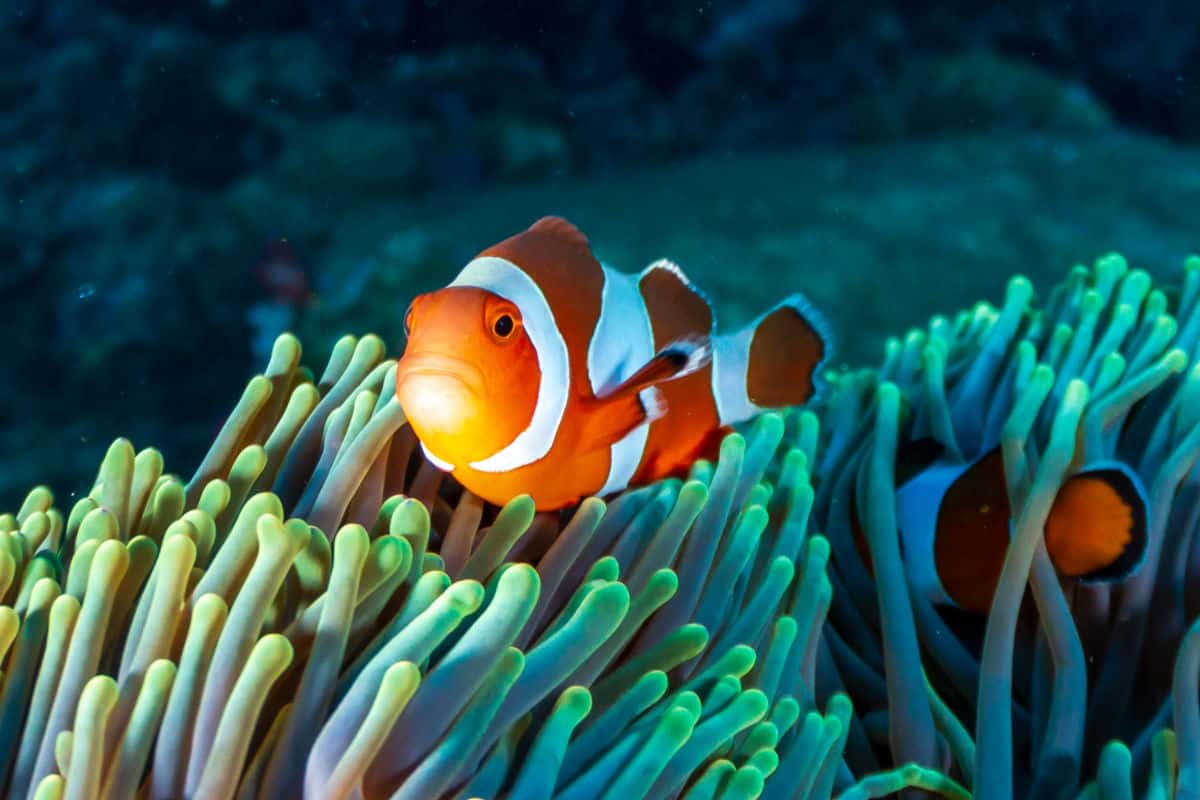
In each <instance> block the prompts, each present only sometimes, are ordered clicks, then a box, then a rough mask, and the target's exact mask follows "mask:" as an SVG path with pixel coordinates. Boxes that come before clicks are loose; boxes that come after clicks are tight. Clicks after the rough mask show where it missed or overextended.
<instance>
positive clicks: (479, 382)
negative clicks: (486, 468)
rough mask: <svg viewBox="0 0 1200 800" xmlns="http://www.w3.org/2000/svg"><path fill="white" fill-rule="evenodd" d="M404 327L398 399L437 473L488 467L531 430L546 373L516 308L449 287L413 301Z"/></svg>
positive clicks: (489, 295)
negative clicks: (491, 459)
mask: <svg viewBox="0 0 1200 800" xmlns="http://www.w3.org/2000/svg"><path fill="white" fill-rule="evenodd" d="M404 328H405V332H406V333H407V335H408V345H407V347H406V348H405V351H404V356H403V357H402V358H401V359H400V362H399V364H398V366H397V373H396V397H397V399H399V401H400V405H401V407H402V408H403V409H404V413H405V415H406V416H407V417H408V421H409V424H411V425H412V428H413V431H414V432H415V433H416V434H417V438H418V439H420V441H421V444H422V446H423V447H424V449H425V452H426V454H427V455H428V456H430V460H432V461H434V463H435V464H437V466H439V467H441V468H442V469H446V470H450V469H453V468H456V467H463V466H466V465H468V464H473V463H477V462H480V461H483V460H485V459H487V458H488V457H489V456H491V455H493V454H494V453H497V452H498V451H501V450H503V448H504V447H505V446H506V445H508V444H509V443H510V442H512V441H513V440H514V439H515V438H516V437H517V436H518V435H519V434H520V433H521V432H522V431H523V430H525V429H526V428H527V427H528V426H529V424H530V420H531V419H532V417H533V415H534V410H535V406H536V405H537V398H538V390H539V382H540V378H541V372H540V369H539V364H538V358H537V352H536V350H535V347H534V343H533V341H532V340H531V338H530V335H529V330H528V329H527V325H526V321H525V320H524V318H523V316H522V314H521V309H520V308H519V307H518V306H517V304H516V303H514V302H512V301H510V300H508V299H506V298H504V297H501V296H500V295H498V294H496V293H494V292H491V291H488V290H486V289H482V288H479V287H475V286H467V285H458V286H456V285H451V286H449V287H447V288H445V289H440V290H438V291H436V292H431V293H429V294H423V295H420V296H418V297H417V298H416V299H415V300H413V303H412V305H411V306H410V307H409V309H408V312H407V314H406V316H405V319H404Z"/></svg>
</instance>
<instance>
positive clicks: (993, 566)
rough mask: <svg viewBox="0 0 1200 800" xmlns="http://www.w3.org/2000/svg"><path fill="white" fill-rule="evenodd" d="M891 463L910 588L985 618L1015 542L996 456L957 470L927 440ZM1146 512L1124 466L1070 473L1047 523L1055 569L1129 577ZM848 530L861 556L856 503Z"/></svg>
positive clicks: (1088, 578)
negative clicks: (910, 583) (893, 468)
mask: <svg viewBox="0 0 1200 800" xmlns="http://www.w3.org/2000/svg"><path fill="white" fill-rule="evenodd" d="M897 461H898V463H897V470H896V485H897V490H896V527H897V529H898V531H899V535H900V543H901V550H902V553H903V559H904V564H905V571H906V573H907V574H908V576H909V579H910V581H911V582H912V584H913V586H914V588H915V589H916V590H917V591H919V592H921V593H923V594H924V595H925V596H926V597H927V598H928V599H929V600H931V601H932V602H933V603H935V604H940V605H946V606H953V607H958V608H961V609H966V610H969V611H974V612H977V613H981V614H986V613H987V612H988V611H989V610H990V609H991V605H992V598H993V596H994V595H995V593H996V585H997V583H998V582H999V579H1000V571H1001V569H1002V568H1003V566H1004V558H1005V555H1006V554H1007V552H1008V545H1009V542H1010V541H1011V538H1012V509H1011V508H1010V505H1009V500H1008V488H1007V482H1006V478H1005V472H1004V457H1003V455H1002V453H1001V450H1000V448H999V447H995V448H993V449H992V450H990V451H988V452H987V453H985V454H984V455H983V456H981V457H979V458H977V459H975V460H974V461H970V462H967V463H962V462H957V463H956V462H952V461H948V460H946V459H943V458H941V447H940V446H939V445H938V444H937V443H936V442H934V441H933V440H931V439H918V440H916V441H914V442H912V443H910V444H909V445H908V446H906V447H905V448H902V450H901V452H900V453H899V454H898V458H897ZM1148 507H1149V503H1148V500H1147V497H1146V490H1145V487H1144V486H1143V484H1142V481H1141V479H1140V478H1139V477H1138V476H1137V474H1136V473H1135V472H1134V471H1133V470H1131V469H1130V468H1129V467H1128V466H1127V465H1125V464H1123V463H1120V462H1116V461H1108V462H1103V463H1099V464H1094V465H1090V466H1088V467H1087V468H1084V469H1081V470H1079V471H1077V472H1074V473H1073V474H1071V475H1070V476H1069V477H1068V478H1067V479H1066V480H1065V481H1064V482H1063V485H1062V486H1061V487H1060V488H1059V490H1058V494H1057V495H1056V496H1055V499H1054V503H1053V505H1052V506H1051V508H1050V514H1049V516H1048V517H1047V519H1046V525H1045V534H1044V535H1045V543H1046V551H1047V554H1048V555H1049V556H1050V561H1051V563H1052V564H1053V565H1054V568H1055V569H1056V570H1057V571H1058V573H1059V574H1060V575H1062V576H1065V577H1067V578H1071V579H1075V580H1078V581H1080V582H1083V583H1112V582H1117V581H1121V580H1124V579H1125V578H1127V577H1129V576H1130V575H1132V574H1133V573H1134V572H1135V571H1136V570H1137V569H1138V567H1140V566H1141V564H1142V562H1143V561H1144V559H1145V555H1146V543H1147V539H1146V530H1147V529H1146V525H1147V517H1148V512H1147V509H1148ZM851 526H852V528H853V531H854V534H855V538H856V540H857V542H856V544H857V545H858V548H859V553H860V554H861V555H863V556H867V547H866V540H865V537H864V535H863V530H862V527H861V522H860V520H859V519H858V514H857V502H856V503H855V504H854V505H853V506H852V507H851ZM867 561H868V563H869V557H868V558H867Z"/></svg>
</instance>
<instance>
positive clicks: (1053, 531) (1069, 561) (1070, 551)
mask: <svg viewBox="0 0 1200 800" xmlns="http://www.w3.org/2000/svg"><path fill="white" fill-rule="evenodd" d="M1148 506H1149V503H1148V502H1147V499H1146V491H1145V488H1144V487H1143V486H1142V482H1141V480H1140V479H1139V478H1138V476H1137V475H1136V474H1135V473H1134V472H1133V470H1131V469H1130V468H1129V467H1128V466H1126V465H1124V464H1120V463H1116V462H1112V463H1105V464H1102V465H1099V466H1095V467H1091V468H1089V469H1086V470H1084V471H1082V472H1078V473H1076V474H1075V475H1072V476H1071V477H1070V478H1068V479H1067V481H1066V482H1065V483H1064V484H1063V485H1062V487H1061V488H1060V489H1059V491H1058V496H1057V497H1056V498H1055V500H1054V505H1053V507H1051V509H1050V516H1049V517H1048V518H1047V520H1046V549H1047V551H1048V552H1049V554H1050V560H1051V561H1052V562H1053V563H1054V567H1055V569H1057V570H1058V571H1059V572H1060V573H1062V574H1063V575H1067V576H1070V577H1074V578H1078V579H1080V580H1082V581H1085V582H1088V583H1100V582H1112V581H1119V580H1123V579H1125V578H1127V577H1129V576H1130V575H1132V574H1133V573H1134V572H1136V571H1137V569H1138V568H1139V567H1140V566H1141V564H1142V561H1143V560H1145V556H1146V530H1147V528H1146V526H1147V516H1148V514H1147V508H1148Z"/></svg>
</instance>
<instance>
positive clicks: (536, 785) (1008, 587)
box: [0, 257, 1200, 799]
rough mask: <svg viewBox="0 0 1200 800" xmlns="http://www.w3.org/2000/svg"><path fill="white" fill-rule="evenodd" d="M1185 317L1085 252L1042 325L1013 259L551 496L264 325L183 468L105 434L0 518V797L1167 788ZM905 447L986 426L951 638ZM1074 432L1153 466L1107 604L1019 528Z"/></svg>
mask: <svg viewBox="0 0 1200 800" xmlns="http://www.w3.org/2000/svg"><path fill="white" fill-rule="evenodd" d="M1198 303H1200V260H1193V261H1190V262H1189V264H1188V269H1187V270H1186V274H1185V279H1184V282H1183V285H1182V289H1181V291H1180V292H1179V293H1178V295H1177V296H1175V295H1172V296H1170V298H1169V296H1168V294H1167V293H1165V292H1163V291H1161V290H1158V289H1154V288H1153V287H1152V285H1151V281H1150V279H1149V277H1148V276H1147V275H1146V274H1145V273H1143V272H1141V271H1137V270H1134V271H1130V270H1129V269H1128V268H1127V267H1126V265H1125V263H1124V261H1122V260H1121V259H1119V258H1118V257H1107V258H1104V259H1101V260H1100V261H1099V262H1097V264H1096V266H1095V268H1094V269H1093V270H1087V269H1083V268H1077V269H1075V270H1074V271H1072V273H1071V274H1070V275H1069V277H1068V279H1067V281H1066V282H1065V283H1064V284H1063V285H1062V286H1060V287H1059V288H1058V289H1057V290H1056V291H1055V293H1054V294H1053V295H1052V296H1051V297H1050V299H1049V302H1048V304H1047V306H1046V308H1045V309H1044V310H1037V309H1035V308H1034V307H1033V306H1032V288H1031V285H1030V284H1029V283H1028V281H1026V280H1024V279H1022V278H1017V279H1014V280H1013V281H1012V282H1011V283H1010V285H1009V289H1008V294H1007V297H1006V300H1005V303H1004V304H1003V307H1001V308H998V309H997V308H993V307H991V306H989V305H987V304H984V303H981V304H979V305H978V306H977V307H975V308H974V309H971V310H970V311H965V312H963V313H961V314H960V315H958V316H957V317H956V318H954V319H953V320H950V319H946V318H935V319H933V320H932V321H931V323H930V325H929V327H928V328H927V329H926V330H922V331H913V332H911V333H909V334H908V336H906V337H905V338H904V340H903V341H900V340H894V341H891V342H889V345H888V349H887V354H886V358H885V361H884V363H883V365H882V367H880V368H879V369H878V370H860V371H850V370H843V371H841V372H839V373H837V374H835V375H832V376H831V377H830V383H831V387H830V389H829V391H828V393H827V395H826V396H825V398H824V399H823V400H822V401H821V402H820V403H818V404H817V405H816V406H815V407H814V408H812V409H809V410H804V411H796V412H791V413H788V414H786V415H777V414H769V415H765V416H763V417H761V418H759V419H758V420H757V421H756V422H754V423H753V424H752V425H751V426H749V427H748V428H747V429H746V430H745V431H742V432H740V433H734V434H731V435H729V436H728V437H726V439H725V440H724V442H723V443H722V446H721V451H720V457H719V458H718V459H717V460H716V461H715V462H714V463H708V462H704V461H701V462H697V463H696V464H695V465H694V466H693V468H692V470H691V472H690V474H689V475H688V476H687V477H686V480H670V481H665V482H662V483H659V484H656V485H652V486H648V487H643V488H640V489H637V490H634V491H630V492H626V493H624V494H622V495H620V496H619V497H617V498H615V499H613V500H612V501H611V503H609V504H608V505H607V506H606V504H605V503H604V502H602V501H600V500H597V499H589V500H587V501H585V502H584V503H582V504H581V505H580V506H579V507H578V508H576V509H574V510H572V511H571V512H568V513H563V514H557V513H556V514H536V513H535V512H534V509H533V507H532V503H531V502H530V501H529V499H528V498H527V497H518V498H515V499H514V500H512V501H511V502H509V503H508V504H507V505H505V506H504V507H503V508H500V509H494V508H490V507H487V506H486V505H485V504H484V503H482V502H481V501H480V500H479V499H478V498H476V497H474V496H472V495H471V494H470V493H467V492H464V491H462V490H461V489H460V488H458V487H456V486H455V485H453V483H452V481H450V480H449V479H447V478H445V477H444V476H443V474H442V473H440V472H438V471H437V470H435V469H433V468H432V467H431V466H430V465H429V464H427V463H425V462H424V461H423V460H422V458H421V457H420V455H419V449H418V448H416V447H415V441H414V439H413V437H412V436H411V433H410V432H409V431H408V429H407V428H406V427H405V425H404V419H403V415H402V413H401V412H400V410H399V407H398V404H397V403H396V402H395V400H394V399H393V394H394V392H393V389H394V386H393V381H394V369H393V367H394V361H391V360H389V359H387V358H386V357H385V348H384V345H383V342H382V341H381V340H380V339H378V338H376V337H374V336H367V337H364V338H362V339H361V340H355V339H354V338H352V337H346V338H343V339H342V340H340V341H339V342H338V343H337V345H336V346H335V347H334V348H333V351H332V354H331V356H330V359H329V362H328V365H327V367H326V368H325V370H324V372H323V373H322V374H321V375H320V376H319V377H318V376H316V375H314V374H313V373H311V372H309V371H308V370H307V369H306V368H304V367H302V366H300V358H301V352H300V347H299V343H298V342H297V340H296V339H295V338H294V337H292V336H290V335H284V336H282V337H280V338H279V339H278V340H277V342H276V344H275V347H274V350H273V352H272V355H271V359H270V363H269V365H268V367H267V369H266V371H265V372H264V374H263V375H261V376H258V377H255V378H254V379H253V380H251V381H250V382H249V384H248V385H247V387H246V389H245V392H244V393H243V395H242V397H241V398H240V400H239V401H238V403H237V404H236V406H235V408H234V410H233V411H232V412H231V414H230V415H229V417H228V420H227V421H226V423H225V425H224V426H223V428H222V429H221V431H220V432H219V433H218V435H217V436H216V439H215V440H214V442H213V444H212V447H211V449H210V451H209V453H208V455H207V456H206V457H205V458H204V460H203V461H202V463H201V464H200V466H199V468H198V469H197V471H196V473H195V475H194V476H193V477H192V478H191V479H190V480H188V481H186V482H184V481H183V480H181V479H180V478H178V477H175V476H173V475H170V474H167V473H165V472H164V469H165V467H164V462H163V458H162V457H161V455H160V454H159V453H158V452H157V451H155V450H153V449H146V450H142V451H141V452H135V450H134V448H133V447H132V445H131V444H130V443H129V442H128V441H125V440H118V441H116V442H115V443H114V444H113V445H112V446H111V448H110V449H109V451H108V453H107V455H106V457H105V459H104V461H103V463H102V465H101V467H100V470H99V474H98V475H97V478H96V481H95V484H94V486H93V488H92V490H91V491H90V492H89V494H88V495H87V496H86V497H82V498H80V499H79V500H78V501H77V502H76V503H75V504H74V506H73V507H72V508H71V509H70V510H69V511H68V512H67V513H63V512H62V511H60V510H58V509H57V508H56V507H55V506H54V498H53V497H52V495H51V493H50V492H49V490H47V489H46V488H44V487H39V488H37V489H34V490H33V491H32V492H31V493H30V494H29V495H28V497H27V499H26V500H25V502H24V504H23V505H22V506H21V508H20V509H19V510H18V511H17V513H15V514H7V515H2V516H0V666H2V667H3V673H2V684H0V782H2V784H0V785H3V786H4V787H6V791H7V793H8V795H9V796H14V797H21V796H36V797H39V798H41V797H60V796H72V797H110V798H120V797H132V796H135V794H136V793H137V792H138V791H139V787H140V791H141V794H140V795H138V796H149V797H155V798H158V797H163V798H168V797H179V796H186V797H203V798H219V797H235V796H237V797H293V796H299V795H300V794H301V793H303V795H304V796H306V797H313V798H317V797H321V798H326V797H384V796H391V797H402V798H403V797H411V798H429V797H461V798H468V797H500V796H506V797H512V798H538V797H551V796H553V797H556V798H568V799H580V798H591V797H624V796H629V797H637V796H649V797H670V796H681V797H688V798H704V797H722V798H739V797H745V798H752V797H758V796H762V797H770V798H783V797H789V798H790V797H806V798H809V797H810V798H828V797H831V796H833V795H834V794H837V795H838V796H840V797H844V798H864V797H879V796H883V795H885V794H888V793H891V792H896V791H900V790H903V789H904V788H906V787H917V788H920V789H924V790H926V791H929V792H932V793H934V794H939V795H941V796H945V797H954V798H960V797H966V796H968V791H969V790H970V789H971V788H972V787H974V790H975V793H976V794H977V795H978V796H980V797H1011V796H1048V795H1051V794H1054V795H1056V796H1057V794H1059V793H1060V792H1061V790H1070V791H1077V790H1078V789H1079V788H1080V784H1081V783H1083V782H1084V781H1086V780H1088V779H1087V778H1086V777H1082V776H1090V775H1095V776H1096V778H1095V780H1094V782H1093V783H1090V784H1087V786H1088V787H1090V788H1085V791H1086V792H1091V793H1094V794H1098V795H1099V796H1102V797H1104V796H1110V795H1111V796H1123V795H1129V794H1131V793H1132V791H1133V787H1134V786H1137V787H1139V789H1141V788H1143V787H1146V789H1147V791H1149V792H1150V793H1151V794H1156V796H1159V797H1170V796H1176V795H1178V796H1188V793H1189V792H1192V791H1194V787H1195V784H1196V781H1197V771H1198V770H1200V744H1198V742H1200V738H1198V737H1200V701H1198V700H1197V692H1196V685H1197V673H1198V672H1200V626H1193V627H1191V628H1190V629H1189V627H1188V623H1189V621H1190V620H1191V619H1192V618H1193V617H1195V610H1196V608H1195V606H1196V602H1197V597H1196V592H1195V586H1196V585H1197V582H1196V581H1195V580H1192V579H1191V577H1192V576H1193V574H1194V572H1195V567H1194V566H1193V564H1194V562H1196V561H1197V559H1196V558H1195V557H1194V556H1193V551H1194V550H1195V548H1193V547H1192V544H1193V543H1192V535H1191V534H1192V532H1193V531H1194V529H1195V527H1196V524H1197V515H1196V514H1195V513H1194V512H1195V508H1196V506H1195V502H1194V500H1195V492H1196V488H1197V486H1200V483H1197V477H1196V474H1197V473H1196V471H1195V469H1194V464H1195V461H1196V459H1197V456H1198V455H1200V424H1198V423H1200V414H1198V413H1197V410H1196V409H1197V408H1198V406H1197V404H1196V400H1197V398H1198V397H1200V366H1195V367H1189V365H1190V364H1192V363H1194V360H1195V359H1194V356H1195V350H1196V347H1197V340H1198V339H1200V312H1198V306H1197V304H1198ZM1172 308H1173V309H1174V312H1173V314H1172V313H1169V311H1168V310H1169V309H1172ZM1185 369H1187V370H1189V371H1187V372H1184V370H1185ZM922 436H933V437H934V438H937V439H938V440H940V441H941V442H942V444H943V445H944V446H945V447H946V448H947V450H948V451H950V452H952V453H958V454H961V455H964V456H967V455H969V454H971V453H973V452H977V451H978V450H979V448H981V447H983V446H985V444H986V443H987V442H988V441H998V442H1000V443H1001V444H1002V446H1003V452H1004V458H1005V465H1006V471H1007V475H1008V482H1009V487H1008V488H1009V492H1010V497H1011V498H1012V506H1013V509H1014V518H1015V525H1014V539H1013V546H1012V547H1011V548H1010V555H1009V558H1008V560H1007V562H1006V564H1005V569H1004V573H1003V575H1002V578H1001V581H1000V587H999V589H998V592H997V596H996V600H995V602H994V605H993V608H992V612H991V614H990V615H989V616H988V617H987V619H986V621H983V622H980V621H973V620H970V619H964V618H962V617H961V616H960V615H955V614H953V613H950V612H947V611H944V610H941V609H936V608H934V607H932V606H930V605H929V604H928V603H927V602H926V601H924V600H923V599H922V597H921V596H920V595H919V594H917V593H915V592H911V591H910V590H909V587H908V585H907V581H906V575H905V571H904V568H903V561H902V556H901V553H900V551H899V544H898V537H897V534H896V522H895V514H894V506H893V502H892V494H893V492H894V481H895V478H894V467H893V462H894V459H895V454H896V451H897V449H898V448H899V447H902V446H903V444H904V443H906V442H907V441H910V440H912V439H914V438H916V437H922ZM1076 448H1080V453H1079V454H1080V455H1081V456H1082V458H1083V460H1084V461H1085V462H1090V461H1092V460H1102V459H1107V458H1114V457H1117V458H1122V459H1124V460H1126V461H1128V462H1129V463H1131V464H1132V465H1133V466H1134V468H1135V469H1137V470H1138V471H1139V473H1141V475H1142V477H1143V478H1144V479H1145V480H1146V483H1147V485H1148V486H1150V487H1151V504H1152V515H1151V516H1152V524H1151V531H1150V536H1151V540H1150V555H1149V556H1148V558H1147V561H1146V563H1145V565H1144V566H1143V567H1142V569H1141V571H1140V572H1139V573H1137V575H1136V577H1134V578H1133V579H1131V580H1130V581H1128V582H1127V583H1125V584H1123V585H1121V586H1119V587H1118V588H1117V589H1115V590H1106V589H1101V588H1094V587H1083V586H1073V585H1062V584H1060V582H1059V581H1058V579H1057V577H1056V576H1055V575H1054V573H1053V571H1052V569H1051V568H1050V566H1049V562H1048V559H1047V557H1046V555H1045V551H1044V547H1043V545H1042V543H1041V537H1040V531H1041V525H1042V521H1043V520H1044V518H1045V515H1046V513H1047V509H1048V506H1049V502H1050V500H1051V499H1052V498H1053V496H1054V493H1055V491H1056V489H1057V487H1058V485H1059V484H1060V483H1061V481H1062V480H1063V477H1064V475H1065V474H1066V470H1067V468H1068V465H1069V464H1070V462H1071V461H1072V458H1073V457H1074V456H1075V455H1076ZM852 493H854V494H852ZM853 497H857V504H858V508H859V509H862V519H863V522H864V527H865V532H866V536H867V540H868V546H869V552H870V554H871V557H872V562H873V564H874V565H876V568H875V570H874V573H873V576H872V573H870V572H868V570H867V569H866V567H865V565H864V564H863V563H862V561H861V559H860V557H859V554H858V552H857V551H856V549H855V546H854V543H853V539H852V537H851V535H850V530H849V507H850V505H851V502H850V501H851V499H852V498H853ZM1026 586H1029V587H1031V588H1032V595H1033V599H1034V606H1036V613H1032V612H1030V611H1029V609H1026V613H1020V612H1021V606H1022V597H1023V595H1024V593H1025V587H1026ZM980 637H982V644H981V645H980V644H979V642H978V640H979V639H980ZM1176 650H1178V653H1179V656H1178V658H1177V659H1176V658H1174V657H1173V654H1174V653H1175V652H1176ZM1168 656H1172V657H1168ZM1172 664H1173V669H1172ZM1089 687H1090V690H1089ZM971 731H974V733H973V734H972V733H971Z"/></svg>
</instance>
